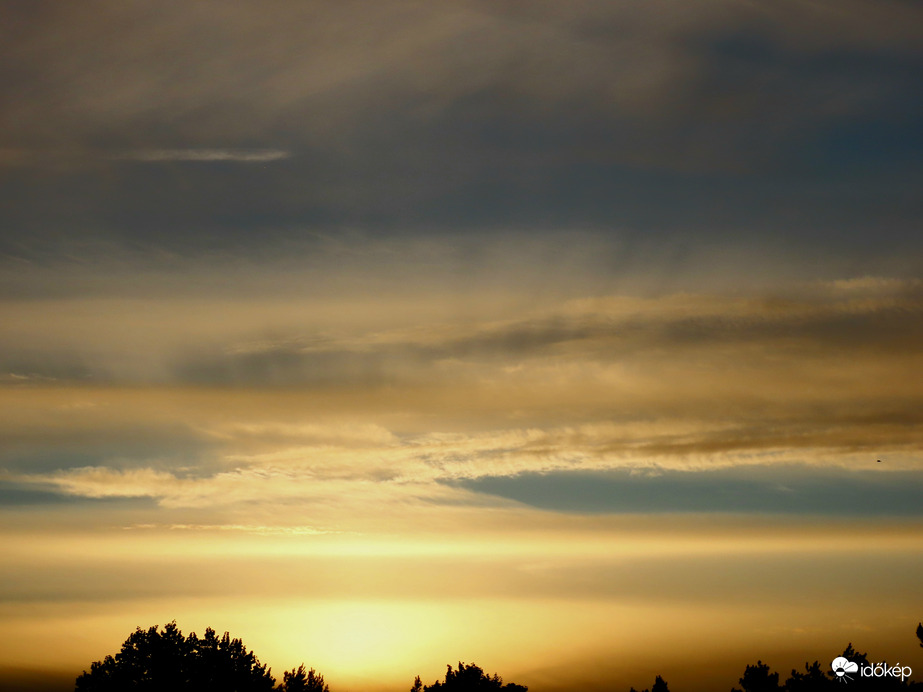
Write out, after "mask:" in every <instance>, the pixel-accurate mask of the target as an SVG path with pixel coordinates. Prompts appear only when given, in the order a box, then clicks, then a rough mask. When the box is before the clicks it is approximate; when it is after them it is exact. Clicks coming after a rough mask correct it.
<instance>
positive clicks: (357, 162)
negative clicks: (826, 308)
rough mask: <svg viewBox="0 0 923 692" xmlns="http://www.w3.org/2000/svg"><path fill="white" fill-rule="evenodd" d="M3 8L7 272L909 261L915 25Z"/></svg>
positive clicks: (917, 66)
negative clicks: (695, 245)
mask: <svg viewBox="0 0 923 692" xmlns="http://www.w3.org/2000/svg"><path fill="white" fill-rule="evenodd" d="M3 5H4V9H5V10H6V14H7V16H8V19H9V21H6V22H4V29H3V35H2V37H0V38H2V40H0V45H2V46H3V47H2V48H0V51H2V52H0V65H2V68H0V69H2V72H0V79H2V81H3V84H4V87H5V92H6V95H7V98H6V100H5V102H4V105H3V106H2V108H0V124H2V125H3V127H2V132H3V134H2V135H0V176H2V182H3V185H2V190H3V192H2V193H0V201H2V206H3V209H4V210H5V211H4V212H3V218H2V221H3V228H4V229H5V230H4V233H3V244H2V247H0V250H2V251H3V252H5V253H7V254H12V255H15V256H23V255H28V251H29V250H30V249H31V250H33V251H34V250H35V248H39V249H41V250H42V251H43V252H45V253H48V252H51V253H54V252H55V250H54V246H55V244H56V243H58V242H60V241H61V240H64V239H67V238H70V237H72V236H73V235H74V234H79V235H81V236H84V237H91V238H109V239H114V240H116V241H117V242H119V243H125V244H128V245H132V244H141V245H150V246H154V247H169V248H173V249H180V250H182V251H197V252H202V251H204V250H207V249H214V248H216V247H224V248H232V249H238V250H240V249H247V248H250V247H253V246H255V245H258V244H265V243H267V242H272V241H274V240H276V241H280V240H284V239H291V238H293V237H295V238H303V237H304V235H305V233H306V231H309V230H317V229H328V230H329V229H333V230H336V229H341V228H344V227H349V228H357V227H358V228H364V229H375V230H377V231H378V232H382V233H395V232H397V231H406V232H415V233H421V232H428V233H432V232H443V233H444V232H447V231H448V230H454V231H456V232H461V231H472V230H475V231H477V230H481V231H486V230H488V229H495V228H498V227H499V228H503V227H510V226H519V227H522V226H526V227H534V228H537V229H540V230H547V229H549V228H551V229H553V228H570V227H573V226H575V225H580V226H589V227H597V228H604V229H605V228H613V227H618V228H622V229H630V230H632V231H633V232H635V233H645V234H651V233H655V234H659V235H662V236H663V237H665V238H666V239H667V240H673V241H676V240H677V239H678V238H689V239H690V240H691V242H701V241H702V240H703V239H709V238H710V239H712V240H717V241H723V240H727V239H729V238H731V237H735V236H736V237H738V238H739V237H740V236H741V234H742V235H743V236H744V237H745V238H747V239H748V240H750V241H752V242H757V241H758V240H759V239H760V237H761V236H765V235H766V234H771V235H775V236H777V237H781V238H785V239H788V240H790V241H791V242H797V243H799V244H804V246H805V247H811V246H812V245H811V244H812V243H813V247H815V249H816V248H818V247H825V246H829V245H830V243H831V241H836V242H837V243H838V244H839V245H838V247H837V248H833V249H830V250H829V251H830V252H831V253H833V254H836V253H837V252H841V253H846V254H848V253H851V252H855V251H856V250H857V249H859V250H862V251H864V252H866V253H878V254H882V253H884V254H887V253H900V252H902V251H903V252H906V251H908V250H914V249H918V248H917V246H916V241H914V240H913V237H915V236H911V234H910V232H911V231H912V230H914V229H915V223H916V221H915V220H916V219H917V218H919V216H920V212H921V211H923V209H921V208H920V202H919V196H918V195H915V194H914V191H915V190H917V189H919V186H920V182H921V181H920V171H919V166H918V164H917V161H918V160H919V154H920V153H921V144H923V142H921V138H920V134H919V133H920V132H921V131H923V130H921V127H920V124H921V119H923V102H921V97H920V95H919V89H917V88H916V85H917V83H918V81H919V74H920V72H921V69H923V55H921V52H920V50H919V45H920V44H921V42H920V38H921V37H920V30H919V28H918V27H920V26H923V21H921V20H923V17H921V11H923V10H920V8H919V7H917V6H915V5H912V4H908V3H899V2H871V1H865V0H862V1H858V0H850V1H849V2H845V3H844V2H840V3H834V2H824V3H807V2H797V1H794V2H787V3H779V4H776V5H773V6H772V7H763V6H753V5H746V4H743V3H736V2H731V1H730V0H715V1H713V2H704V3H696V4H695V6H694V7H693V6H689V7H682V8H679V7H676V5H675V4H674V3H659V2H655V3H646V4H645V5H643V6H639V5H637V4H635V3H598V2H592V1H590V0H586V1H583V2H578V3H567V5H566V6H562V5H561V4H560V3H535V4H531V3H530V4H529V6H525V5H521V4H510V5H507V6H503V7H497V6H496V5H495V4H493V3H483V2H459V3H450V4H445V3H438V4H433V3H422V2H409V1H402V0H393V1H391V2H385V3H377V4H376V5H375V6H374V7H369V6H368V5H367V4H365V3H361V4H357V3H349V2H347V3H337V4H336V5H335V6H333V5H329V4H325V3H313V2H309V3H301V2H286V1H283V0H277V1H274V2H270V3H234V4H233V5H228V4H227V3H218V2H206V3H198V4H196V6H195V7H194V8H193V7H190V6H189V5H188V4H187V3H179V2H164V3H158V5H157V6H156V8H154V7H148V6H144V5H136V4H132V5H126V4H124V3H114V2H110V1H107V0H97V1H95V2H90V3H80V4H79V5H74V4H68V3H65V4H62V3H53V2H33V3H21V2H14V1H13V0H7V1H6V2H4V3H3ZM184 151H185V152H191V151H200V152H212V153H215V152H246V151H251V152H253V151H257V152H284V153H285V154H286V155H287V158H284V159H283V158H282V157H281V156H280V157H279V158H276V159H273V160H269V159H266V160H265V161H258V160H256V159H253V158H251V159H249V160H248V161H247V162H246V165H244V162H243V161H242V160H241V159H240V155H239V154H230V153H229V154H227V155H226V156H206V157H204V158H203V157H202V156H198V157H195V156H193V157H190V156H188V155H187V156H178V155H174V156H164V155H163V152H174V154H175V153H176V152H184ZM126 152H135V154H134V155H133V158H134V160H126V158H132V157H126V154H125V153H126ZM158 152H159V153H158ZM235 157H237V158H235ZM690 234H694V235H690ZM43 242H44V243H46V244H45V245H44V246H43V245H42V243H43Z"/></svg>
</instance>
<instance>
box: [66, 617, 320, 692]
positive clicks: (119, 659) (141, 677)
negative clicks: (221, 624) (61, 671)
mask: <svg viewBox="0 0 923 692" xmlns="http://www.w3.org/2000/svg"><path fill="white" fill-rule="evenodd" d="M275 682H276V681H275V679H273V677H272V675H271V674H270V671H269V670H267V668H266V666H265V665H260V662H259V659H258V658H257V657H256V655H255V654H254V653H253V652H250V651H247V648H246V647H245V646H244V645H243V642H241V640H240V639H231V638H230V636H229V635H228V633H227V632H225V633H224V635H223V636H222V637H221V638H219V637H218V636H217V635H216V634H215V631H214V630H213V629H211V628H208V629H207V630H205V636H204V637H203V638H202V639H199V638H198V637H197V636H196V634H195V632H193V633H192V634H190V635H189V636H188V637H185V638H184V637H183V633H182V632H180V630H179V628H178V627H177V626H176V622H175V621H174V622H171V623H169V624H167V625H164V628H163V631H159V630H158V629H157V627H156V626H154V627H151V628H150V629H148V630H142V629H141V628H140V627H139V628H137V629H136V630H135V631H134V632H133V633H132V634H131V635H130V636H129V637H128V639H126V640H125V643H124V644H122V649H121V651H119V653H117V654H116V655H115V656H114V657H113V656H106V657H105V658H104V659H103V660H102V661H95V662H94V663H93V664H91V666H90V672H87V671H84V672H83V674H82V675H80V676H78V677H77V681H76V692H121V691H122V690H152V691H153V690H158V691H159V690H170V691H171V692H193V691H195V692H202V691H203V690H228V691H229V692H230V691H233V692H270V690H272V689H273V688H274V686H275ZM296 689H300V688H296ZM324 692H326V691H324Z"/></svg>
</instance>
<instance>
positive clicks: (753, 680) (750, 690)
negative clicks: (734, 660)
mask: <svg viewBox="0 0 923 692" xmlns="http://www.w3.org/2000/svg"><path fill="white" fill-rule="evenodd" d="M738 682H740V686H741V687H742V688H743V692H778V690H779V674H778V673H770V672H769V666H768V665H766V664H765V663H763V662H762V661H757V662H756V665H755V666H747V668H746V670H744V675H743V677H742V678H740V680H739V681H738ZM731 692H741V690H738V689H737V688H736V687H732V688H731Z"/></svg>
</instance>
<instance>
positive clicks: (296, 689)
mask: <svg viewBox="0 0 923 692" xmlns="http://www.w3.org/2000/svg"><path fill="white" fill-rule="evenodd" d="M279 690H280V692H330V687H329V686H328V685H327V684H326V683H325V682H324V676H323V675H318V674H317V673H316V672H315V670H314V669H313V668H311V670H308V671H306V670H305V669H304V664H302V665H300V666H298V668H297V669H295V668H292V670H291V671H290V672H289V671H286V672H285V673H283V674H282V684H281V685H279Z"/></svg>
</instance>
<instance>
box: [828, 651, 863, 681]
mask: <svg viewBox="0 0 923 692" xmlns="http://www.w3.org/2000/svg"><path fill="white" fill-rule="evenodd" d="M830 667H831V668H833V672H834V673H835V674H836V680H837V682H849V681H850V680H852V678H851V677H850V676H849V675H848V673H858V672H859V664H858V663H853V662H852V661H847V660H846V659H845V658H843V657H842V656H837V657H836V658H835V659H833V663H831V664H830Z"/></svg>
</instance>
